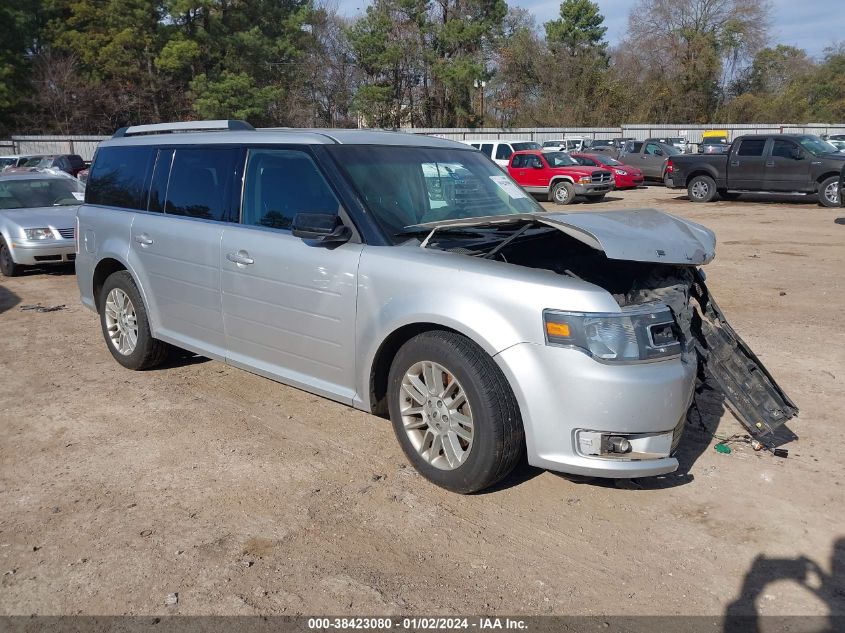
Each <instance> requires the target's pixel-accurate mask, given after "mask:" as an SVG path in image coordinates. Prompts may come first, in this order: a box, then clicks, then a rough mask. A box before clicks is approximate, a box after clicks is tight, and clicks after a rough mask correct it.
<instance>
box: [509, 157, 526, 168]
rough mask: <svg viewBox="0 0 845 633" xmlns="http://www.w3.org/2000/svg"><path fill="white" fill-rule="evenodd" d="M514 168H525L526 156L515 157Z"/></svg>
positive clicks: (512, 164)
mask: <svg viewBox="0 0 845 633" xmlns="http://www.w3.org/2000/svg"><path fill="white" fill-rule="evenodd" d="M511 166H512V167H525V155H523V154H520V155H519V156H514V157H513V162H512V163H511Z"/></svg>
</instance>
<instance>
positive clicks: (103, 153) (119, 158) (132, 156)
mask: <svg viewBox="0 0 845 633" xmlns="http://www.w3.org/2000/svg"><path fill="white" fill-rule="evenodd" d="M154 152H155V150H154V148H152V147H101V148H100V149H99V150H97V156H96V157H95V158H94V164H93V166H92V167H91V172H90V174H89V175H88V184H87V187H86V188H85V202H86V203H87V204H99V205H103V206H107V207H118V208H121V209H135V210H144V209H146V203H147V185H146V183H147V178H148V175H149V173H150V170H151V169H152V162H153V157H154Z"/></svg>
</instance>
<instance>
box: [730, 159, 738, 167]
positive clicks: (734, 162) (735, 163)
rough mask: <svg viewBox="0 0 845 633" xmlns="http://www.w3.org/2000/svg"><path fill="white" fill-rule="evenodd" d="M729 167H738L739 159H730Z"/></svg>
mask: <svg viewBox="0 0 845 633" xmlns="http://www.w3.org/2000/svg"><path fill="white" fill-rule="evenodd" d="M731 167H739V161H738V160H732V161H731Z"/></svg>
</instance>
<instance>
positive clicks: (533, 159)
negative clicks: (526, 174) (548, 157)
mask: <svg viewBox="0 0 845 633" xmlns="http://www.w3.org/2000/svg"><path fill="white" fill-rule="evenodd" d="M525 160H526V162H527V163H528V166H529V167H531V168H532V169H539V168H542V167H543V161H542V160H540V157H539V156H533V155H530V156H526V157H525Z"/></svg>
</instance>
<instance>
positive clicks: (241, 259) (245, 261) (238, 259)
mask: <svg viewBox="0 0 845 633" xmlns="http://www.w3.org/2000/svg"><path fill="white" fill-rule="evenodd" d="M226 259H228V260H229V261H230V262H233V263H235V264H237V265H238V266H249V265H250V264H254V263H255V260H254V259H253V258H252V257H250V256H249V253H247V252H246V251H238V252H237V253H226Z"/></svg>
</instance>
